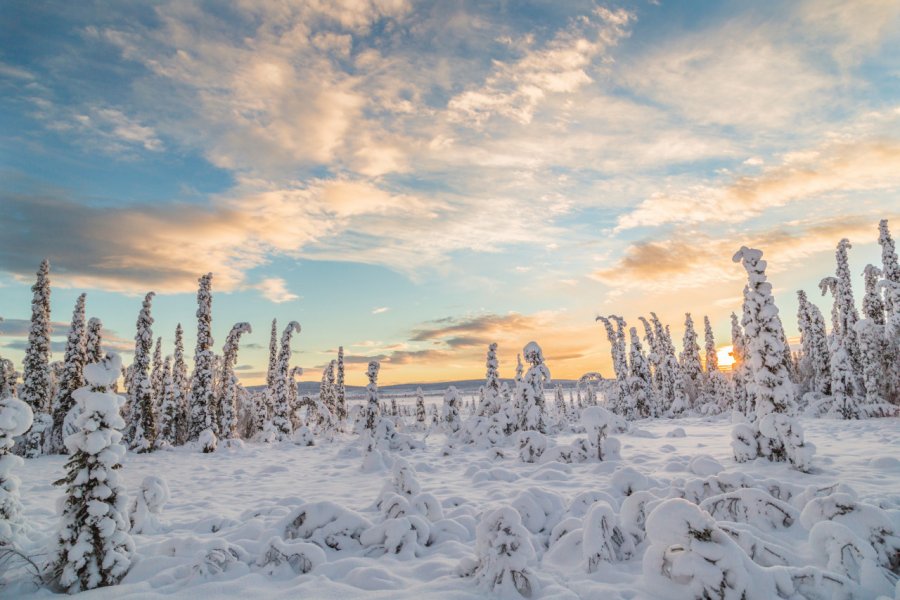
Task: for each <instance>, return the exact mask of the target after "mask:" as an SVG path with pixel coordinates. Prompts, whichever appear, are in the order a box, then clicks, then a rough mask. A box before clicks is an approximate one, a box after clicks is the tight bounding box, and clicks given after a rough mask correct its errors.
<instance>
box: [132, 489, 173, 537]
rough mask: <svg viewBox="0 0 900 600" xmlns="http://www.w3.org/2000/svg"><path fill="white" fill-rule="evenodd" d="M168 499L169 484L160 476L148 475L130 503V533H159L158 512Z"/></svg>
mask: <svg viewBox="0 0 900 600" xmlns="http://www.w3.org/2000/svg"><path fill="white" fill-rule="evenodd" d="M168 501H169V486H168V485H166V482H165V480H164V479H162V478H161V477H155V476H153V475H148V476H147V477H144V480H143V481H142V482H141V488H140V489H139V490H138V493H137V496H136V497H135V499H134V502H133V503H132V505H131V532H132V533H143V534H150V533H159V531H160V524H159V514H160V512H162V507H163V506H165V504H166V502H168Z"/></svg>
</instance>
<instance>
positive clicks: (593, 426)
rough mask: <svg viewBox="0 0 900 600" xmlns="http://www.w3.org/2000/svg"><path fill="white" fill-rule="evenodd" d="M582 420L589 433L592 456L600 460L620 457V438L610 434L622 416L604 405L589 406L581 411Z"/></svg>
mask: <svg viewBox="0 0 900 600" xmlns="http://www.w3.org/2000/svg"><path fill="white" fill-rule="evenodd" d="M581 420H582V423H583V424H584V429H585V431H586V432H587V434H588V443H589V444H590V446H591V453H592V456H593V457H594V458H597V459H598V460H611V459H616V458H619V448H620V444H619V440H617V439H615V438H611V437H608V436H609V434H610V433H611V432H612V430H613V429H614V428H616V424H617V422H618V421H621V420H622V419H621V417H618V416H616V415H614V414H612V413H611V412H609V411H608V410H606V409H605V408H603V407H602V406H589V407H587V408H585V409H584V410H583V411H582V412H581ZM622 422H623V423H624V421H622Z"/></svg>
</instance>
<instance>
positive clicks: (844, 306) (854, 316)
mask: <svg viewBox="0 0 900 600" xmlns="http://www.w3.org/2000/svg"><path fill="white" fill-rule="evenodd" d="M850 248H851V245H850V241H849V240H847V239H846V238H844V239H842V240H841V241H840V242H838V245H837V250H836V251H835V260H836V262H837V268H836V270H835V278H836V279H837V287H836V292H837V293H836V295H835V303H836V304H837V307H838V316H839V318H840V323H841V326H840V335H841V337H842V338H843V345H844V348H845V349H846V351H847V354H848V355H849V356H850V364H851V366H852V367H853V372H854V375H855V376H856V377H857V378H859V377H860V376H861V374H862V360H861V357H860V350H859V337H858V336H857V333H856V322H857V321H859V312H857V310H856V303H855V302H854V301H853V286H852V282H851V277H850V263H849V261H848V260H847V250H849V249H850Z"/></svg>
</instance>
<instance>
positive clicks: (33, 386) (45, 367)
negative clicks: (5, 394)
mask: <svg viewBox="0 0 900 600" xmlns="http://www.w3.org/2000/svg"><path fill="white" fill-rule="evenodd" d="M31 291H32V293H33V296H32V300H31V329H29V331H28V346H27V347H26V348H25V360H24V361H23V370H22V378H23V379H22V390H21V392H20V393H19V397H20V398H21V399H22V400H23V401H24V402H25V403H26V404H28V406H29V407H30V408H31V411H32V413H33V414H34V421H33V423H32V426H31V430H30V431H29V432H28V434H27V438H26V440H25V456H27V457H34V456H38V455H39V454H40V453H41V452H42V446H43V443H44V442H43V439H44V432H45V430H46V429H47V428H48V427H49V426H50V423H51V420H50V417H49V416H48V413H49V411H50V401H51V400H52V398H53V395H52V387H53V384H52V381H51V375H50V331H51V330H50V262H49V261H48V260H47V259H44V260H43V261H41V266H40V268H38V271H37V281H35V283H34V285H33V286H31Z"/></svg>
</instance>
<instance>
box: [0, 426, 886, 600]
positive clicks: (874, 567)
mask: <svg viewBox="0 0 900 600" xmlns="http://www.w3.org/2000/svg"><path fill="white" fill-rule="evenodd" d="M594 412H596V411H594ZM467 416H468V415H466V416H465V417H464V418H467ZM596 416H597V415H593V413H592V412H591V411H589V414H588V420H589V421H591V419H592V418H593V417H596ZM406 420H407V422H408V423H409V424H412V423H413V421H414V417H408V418H407V419H406ZM594 420H596V419H594ZM801 423H802V427H803V429H804V432H805V436H806V439H807V440H809V441H811V442H813V443H814V444H815V445H816V447H817V451H816V455H815V457H814V458H813V460H812V467H813V468H812V472H810V473H801V472H798V471H797V470H796V469H793V468H791V466H790V465H789V463H772V462H769V461H768V460H766V459H758V460H754V461H750V462H747V463H740V464H739V463H737V462H735V460H734V457H733V453H732V449H731V428H732V424H731V419H730V416H728V415H725V416H720V417H714V418H683V419H678V420H677V421H673V420H652V419H651V420H643V421H638V422H635V423H631V424H630V425H631V430H632V431H634V433H633V434H632V433H630V432H622V433H616V437H617V438H618V440H619V442H620V443H621V450H620V458H612V459H610V460H603V461H602V462H601V461H597V460H592V461H588V462H574V463H570V464H564V463H560V462H555V461H552V460H550V461H548V460H546V459H542V458H538V459H537V460H535V462H533V463H531V462H523V461H522V460H520V458H519V456H518V454H517V448H516V446H515V445H513V443H512V440H511V443H510V445H509V446H507V447H504V448H503V452H502V453H498V452H496V451H494V450H489V449H479V448H477V447H475V446H473V445H458V444H457V445H454V446H453V449H452V451H450V452H449V453H446V454H445V452H443V450H444V449H445V448H446V446H447V443H446V442H447V439H446V437H445V435H444V434H442V433H440V432H437V431H434V432H431V433H429V435H428V436H427V438H426V439H425V447H424V449H420V448H414V449H411V450H406V451H387V450H385V451H383V452H382V455H383V457H384V461H385V466H384V467H380V468H376V469H375V470H372V471H365V470H363V469H362V465H363V460H364V452H363V448H362V446H361V444H360V439H359V437H358V436H355V435H353V434H349V433H346V434H338V435H337V436H336V437H335V440H334V441H333V442H329V441H327V440H320V439H317V440H316V444H315V445H314V446H303V445H297V444H294V443H291V442H289V441H288V442H283V443H275V444H261V443H250V442H248V443H246V444H243V445H235V446H233V447H226V446H225V445H220V446H219V448H218V450H216V451H215V452H213V453H209V454H204V453H201V452H198V451H197V449H196V448H193V449H192V448H190V447H176V448H174V449H168V450H161V451H156V452H152V453H147V454H135V453H131V452H129V453H128V454H127V455H126V456H125V457H124V458H123V460H122V465H123V467H122V469H121V470H120V471H119V476H120V477H121V478H122V480H123V481H124V484H125V487H126V489H127V490H128V492H129V504H134V503H135V495H136V494H138V493H144V495H145V498H144V502H143V504H144V505H145V506H143V507H142V509H143V510H144V512H146V513H147V514H145V515H139V516H140V517H141V518H144V520H145V522H147V521H152V522H151V523H148V524H150V525H152V526H149V527H145V531H144V533H136V532H133V537H134V542H135V553H134V556H133V566H132V568H131V570H130V572H129V573H128V574H127V575H126V576H125V578H124V579H123V580H122V582H121V583H120V584H119V585H118V586H114V587H110V588H103V589H97V590H93V591H90V592H84V593H82V594H80V595H79V597H84V598H117V599H118V598H142V599H144V598H186V599H187V598H189V599H191V600H196V599H197V598H224V599H228V598H235V599H241V600H246V599H247V598H307V599H308V598H341V599H345V598H382V599H392V600H394V599H405V598H409V599H416V600H421V599H422V598H429V599H431V598H438V599H451V598H452V599H468V598H471V599H473V600H474V599H480V598H492V597H512V598H516V597H518V592H516V591H515V589H513V588H514V586H508V585H501V586H498V587H497V588H496V589H494V590H493V591H491V590H490V586H487V587H486V585H485V582H484V581H480V580H479V577H478V572H479V571H475V572H473V569H474V568H475V567H474V565H476V564H479V563H478V562H477V561H479V559H480V560H482V561H483V560H485V556H487V555H488V554H487V553H488V552H489V551H488V550H487V549H486V548H481V550H478V548H479V547H478V546H477V544H476V538H477V537H478V534H477V532H478V531H479V524H481V523H482V522H484V517H485V516H487V515H491V514H493V515H494V517H496V516H497V515H498V514H503V515H506V516H509V515H508V514H507V512H508V511H515V512H516V513H517V514H518V516H519V517H518V518H512V517H510V520H511V521H513V522H514V524H515V527H516V528H517V529H516V531H515V533H516V535H527V536H528V542H529V543H530V546H532V547H533V553H532V552H525V553H524V554H522V555H521V558H517V559H516V560H520V561H522V564H521V565H518V563H516V568H525V569H526V570H527V573H528V577H529V578H530V580H531V581H530V583H531V585H530V589H531V590H533V595H532V597H540V598H562V599H566V598H605V599H606V598H608V599H626V598H627V599H631V598H648V599H651V600H653V599H662V598H681V597H684V598H690V597H692V596H691V593H692V590H694V591H696V590H701V589H707V588H706V587H704V586H710V585H714V584H717V583H718V582H719V580H720V578H721V577H725V578H726V579H727V581H729V582H730V583H733V584H734V585H735V586H736V587H737V588H740V587H741V586H743V585H752V584H753V582H754V581H756V580H758V579H759V578H762V579H759V581H761V582H762V583H761V585H763V587H761V588H759V590H760V591H759V592H756V594H757V595H759V594H760V593H762V590H763V588H765V590H767V591H771V590H773V589H784V586H791V585H797V586H800V585H801V583H802V585H806V586H807V587H798V588H797V589H798V590H801V591H802V592H803V593H804V594H809V593H810V590H811V589H817V586H819V588H818V589H821V592H822V595H821V596H817V595H812V596H808V597H822V598H825V597H828V598H830V597H832V596H831V593H832V592H833V591H834V590H833V588H832V587H826V584H825V583H823V581H824V580H822V579H821V572H827V573H832V574H836V575H839V576H840V577H839V578H844V580H849V579H853V578H855V579H856V582H855V583H853V582H851V583H853V585H851V586H850V588H848V589H852V590H853V595H852V596H847V597H858V598H869V597H871V598H876V597H878V596H879V595H883V596H885V597H888V598H894V597H900V596H895V594H897V593H898V592H896V591H895V586H896V577H895V576H890V575H887V570H886V569H883V568H880V567H879V566H878V565H879V564H881V563H884V561H885V560H889V558H890V557H889V556H888V554H889V553H890V551H891V550H890V544H891V543H892V542H891V541H890V540H889V541H888V542H886V543H882V542H881V541H877V542H876V541H872V540H875V539H876V537H878V539H879V540H881V537H879V536H881V534H883V531H884V529H885V528H888V529H892V530H893V531H894V532H900V461H898V460H897V458H896V457H897V456H900V419H896V418H884V419H868V420H862V421H839V420H831V419H806V418H803V419H801ZM676 426H677V427H679V428H681V429H683V430H684V433H685V435H684V437H670V436H669V435H668V434H669V433H670V432H671V431H672V430H673V428H674V427H676ZM397 429H398V430H399V431H403V432H404V433H407V434H409V435H411V436H412V437H413V438H414V439H416V440H421V439H422V438H423V435H424V434H423V433H422V432H414V431H412V430H411V429H404V428H403V424H402V423H400V424H399V425H398V427H397ZM576 437H578V436H577V434H574V433H565V434H556V435H547V436H546V438H547V442H548V444H549V445H550V446H551V447H554V446H561V445H565V444H571V443H572V441H573V440H574V439H575V438H576ZM550 456H551V455H550V454H548V457H550ZM400 457H402V459H403V460H405V463H402V462H401V463H399V464H397V465H396V466H395V467H394V468H393V469H392V468H391V465H392V464H393V463H394V461H396V460H397V459H398V458H400ZM65 461H66V457H65V456H41V457H39V458H35V459H29V460H27V461H26V464H25V466H24V467H22V468H19V469H16V474H17V475H19V476H20V477H21V480H22V483H21V486H20V491H21V500H22V504H23V518H24V521H25V523H26V530H25V532H24V539H22V543H21V547H22V549H23V550H24V551H25V552H27V553H29V554H31V555H35V556H36V555H43V554H44V553H45V552H46V549H47V548H48V545H50V544H52V541H53V533H54V532H55V530H56V526H57V523H58V518H59V517H58V516H57V514H58V513H57V509H56V503H57V500H58V498H59V497H60V496H61V495H62V493H63V490H62V489H61V488H59V487H54V486H53V485H52V482H53V481H54V480H56V479H59V478H60V477H62V476H63V474H64V464H65ZM832 486H833V487H832ZM166 487H167V488H168V492H169V493H168V501H166V500H165V499H164V496H165V494H164V493H163V490H164V488H166ZM745 487H746V488H749V489H750V490H753V491H741V488H745ZM825 488H829V489H825ZM148 492H153V493H150V494H149V496H148ZM673 498H684V499H685V504H678V503H673V501H672V499H673ZM148 500H153V502H148ZM157 500H159V502H157ZM162 502H165V504H164V505H163V504H162ZM679 502H681V501H679ZM688 502H689V503H690V507H689V509H686V508H685V506H686V503H688ZM435 503H437V504H439V508H438V507H437V506H435ZM138 504H140V503H138ZM150 504H152V505H153V506H150ZM847 506H852V507H853V509H852V511H851V512H849V513H847V512H846V511H847V510H849V509H846V508H844V509H841V508H840V507H847ZM659 507H662V510H661V511H660V512H659V513H658V514H657V515H656V517H655V518H653V517H652V515H653V511H654V510H655V509H656V508H659ZM136 508H137V506H136ZM694 509H696V510H694ZM804 509H805V510H804ZM498 510H503V511H507V512H502V513H497V512H496V511H498ZM840 510H843V511H844V512H845V513H846V514H837V513H838V512H840ZM679 511H680V512H679ZM151 512H152V517H153V518H152V519H147V518H146V517H147V516H149V514H150V513H151ZM682 514H683V515H684V518H685V519H687V520H688V521H691V520H693V521H696V522H697V523H708V524H709V527H712V529H711V530H710V531H712V533H711V535H712V541H710V542H697V541H691V540H690V539H688V538H685V535H686V534H685V532H683V531H681V530H679V529H678V527H677V526H678V523H679V518H680V517H679V515H682ZM800 515H802V516H800ZM693 521H692V522H693ZM823 523H826V524H825V525H823ZM829 523H833V525H832V524H829ZM704 527H706V525H704ZM812 529H814V530H815V531H814V534H813V535H811V530H812ZM482 533H483V532H482ZM876 534H877V535H876ZM482 537H483V536H482ZM882 537H883V536H882ZM849 542H852V543H853V544H854V546H853V547H854V548H856V550H854V551H855V552H856V554H857V559H856V561H855V562H854V563H853V564H852V565H849V564H848V563H846V562H842V561H841V560H840V555H835V551H834V550H833V549H834V548H838V547H847V544H848V543H849ZM478 543H482V544H484V543H485V542H484V540H483V539H482V541H481V542H478ZM670 544H683V545H685V546H686V548H687V549H686V550H685V551H682V553H681V554H679V555H677V556H675V555H672V554H671V552H670V550H666V546H667V545H670ZM711 544H718V545H717V546H715V548H713V546H712V545H711ZM527 546H528V544H526V549H528V548H527ZM479 552H480V553H481V554H480V556H479ZM709 552H719V553H722V556H724V557H726V560H725V561H724V562H723V563H722V565H723V566H722V569H724V571H723V572H724V573H725V575H721V574H719V571H715V572H709V573H704V574H702V576H701V575H697V576H696V577H693V576H691V575H690V573H688V574H687V575H684V574H681V571H677V573H678V577H677V578H678V579H679V581H673V580H671V579H666V578H664V577H663V576H662V575H661V574H660V573H658V572H656V571H655V570H654V569H656V567H657V566H658V565H661V564H664V563H667V561H672V562H671V564H672V565H674V567H673V568H677V569H685V568H691V565H694V564H696V561H700V563H702V562H703V560H704V559H703V558H701V557H703V556H706V555H707V554H708V553H709ZM692 553H693V554H692ZM751 555H753V557H754V558H753V560H751ZM780 560H783V561H784V562H779V561H780ZM856 564H858V565H859V566H858V568H857V567H854V566H853V565H856ZM802 568H805V569H808V570H807V571H804V570H802ZM728 569H733V570H732V571H728ZM779 569H780V570H779ZM790 569H794V570H793V571H791V570H790ZM816 569H818V571H815V570H816ZM492 574H493V573H492ZM792 577H793V579H791V578H792ZM817 577H819V579H816V578H817ZM892 577H893V579H892ZM792 582H793V583H792ZM798 582H799V583H798ZM803 582H806V583H803ZM810 582H812V583H810ZM4 583H5V585H6V587H3V585H4ZM828 585H831V583H829V584H828ZM829 590H830V591H829ZM767 593H768V592H767ZM51 595H52V594H51V592H50V591H49V590H47V589H45V588H37V587H35V586H34V584H33V583H32V582H31V580H30V579H29V575H28V573H27V571H26V570H25V569H24V568H19V569H12V570H11V571H8V572H7V573H5V574H4V573H2V572H0V596H2V597H4V598H7V597H8V598H43V597H49V596H51ZM728 597H731V596H728ZM735 597H737V596H735ZM754 597H755V596H754ZM776 597H777V596H776ZM835 597H844V596H840V595H837V596H835Z"/></svg>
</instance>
